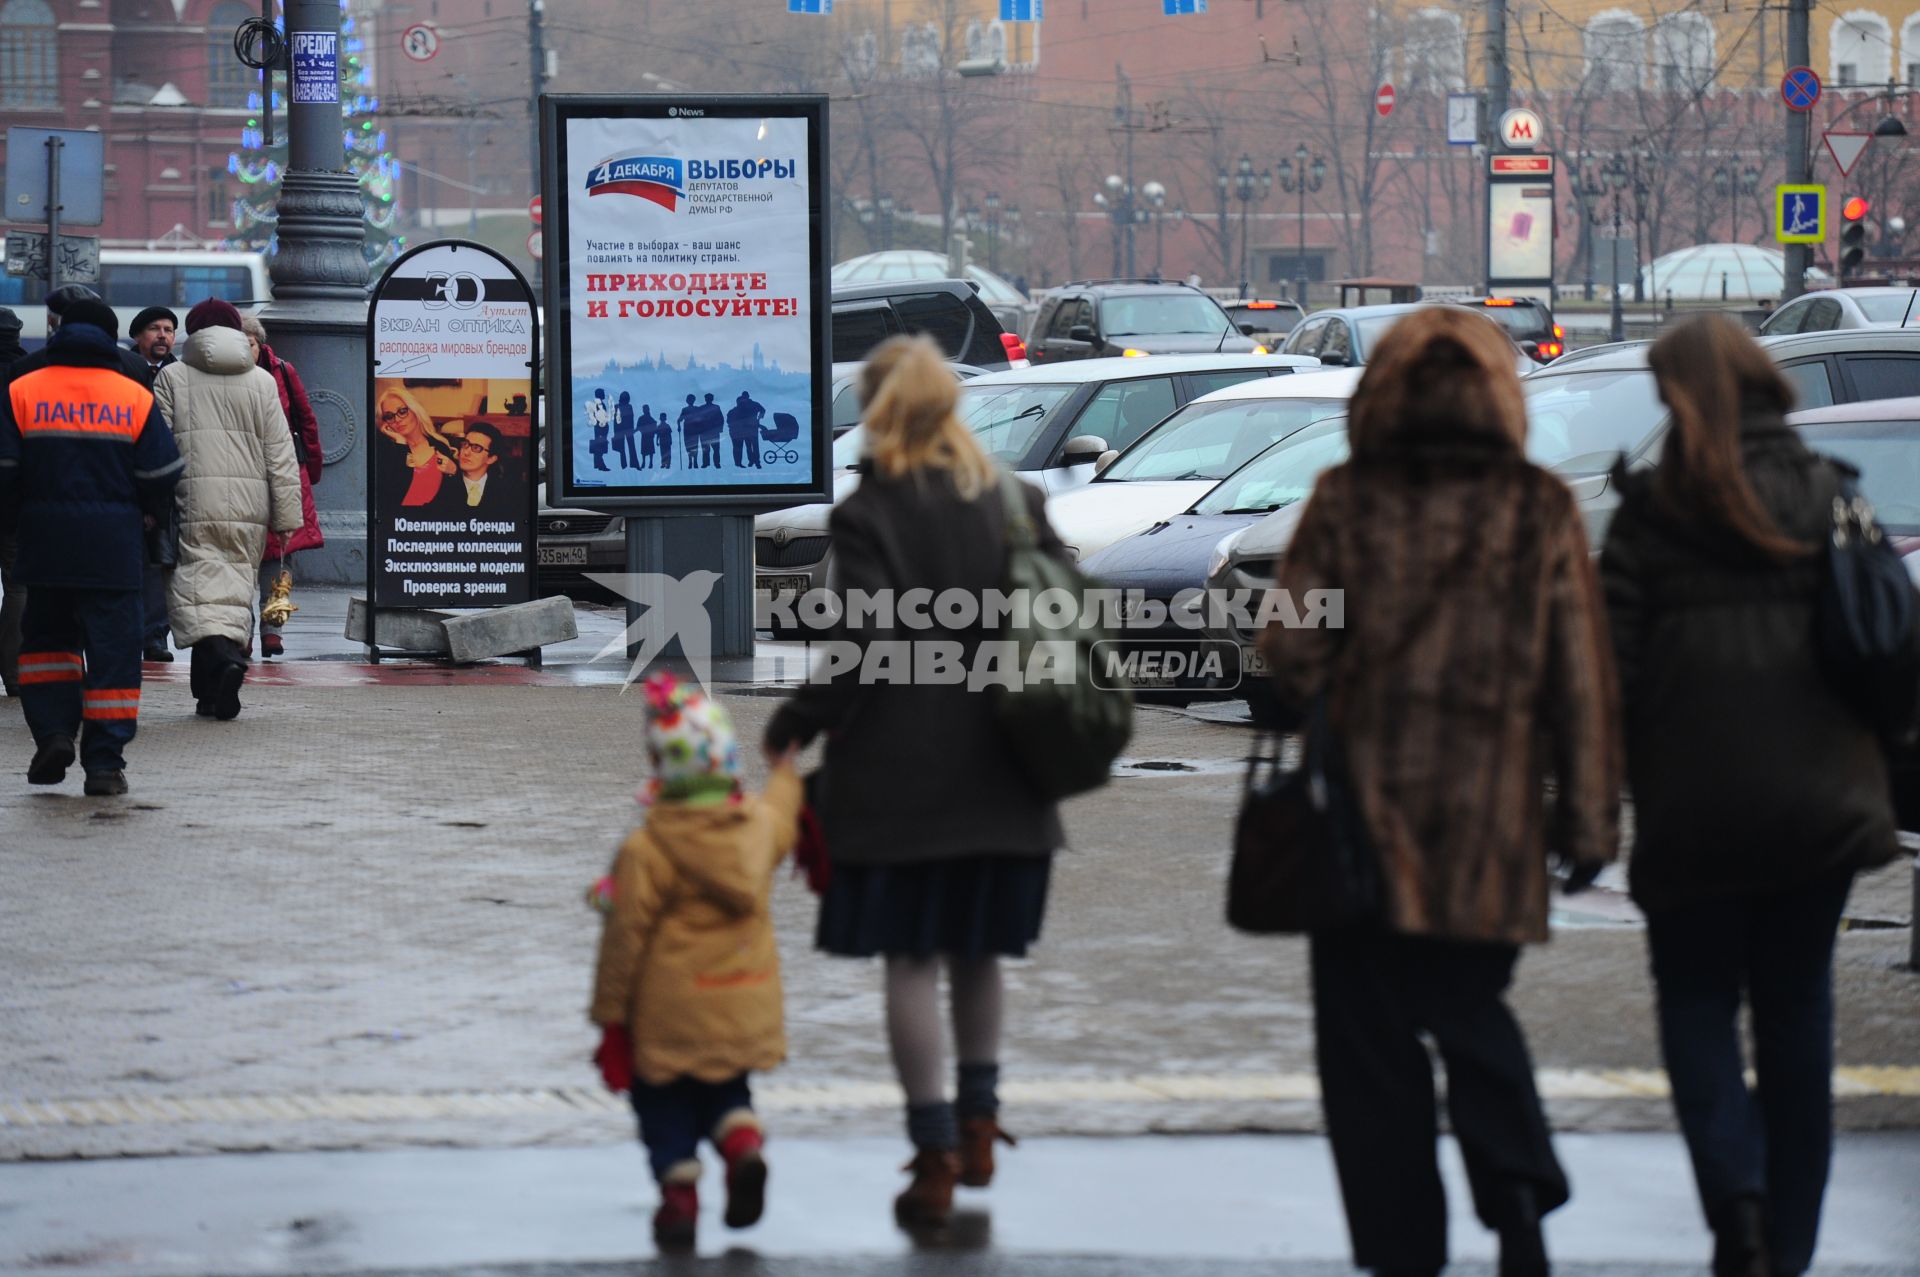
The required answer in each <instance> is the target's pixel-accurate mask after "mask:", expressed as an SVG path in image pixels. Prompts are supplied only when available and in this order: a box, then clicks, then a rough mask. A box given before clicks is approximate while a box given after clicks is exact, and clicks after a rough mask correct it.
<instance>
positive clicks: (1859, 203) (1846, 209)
mask: <svg viewBox="0 0 1920 1277" xmlns="http://www.w3.org/2000/svg"><path fill="white" fill-rule="evenodd" d="M1872 208H1873V205H1871V204H1869V203H1867V201H1866V200H1865V199H1863V198H1862V197H1860V196H1858V195H1849V196H1848V197H1847V202H1846V203H1844V204H1842V205H1841V206H1840V219H1841V220H1842V221H1846V222H1857V221H1859V220H1860V219H1861V218H1863V217H1865V216H1866V215H1867V213H1868V212H1869V211H1871V210H1872Z"/></svg>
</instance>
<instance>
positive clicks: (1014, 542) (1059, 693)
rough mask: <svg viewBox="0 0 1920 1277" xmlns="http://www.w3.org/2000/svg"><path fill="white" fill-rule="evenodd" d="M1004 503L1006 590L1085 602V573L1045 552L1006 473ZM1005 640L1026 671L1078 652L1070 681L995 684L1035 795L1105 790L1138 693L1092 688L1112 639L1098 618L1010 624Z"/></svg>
mask: <svg viewBox="0 0 1920 1277" xmlns="http://www.w3.org/2000/svg"><path fill="white" fill-rule="evenodd" d="M1000 499H1001V503H1002V504H1003V505H1004V506H1005V507H1006V520H1007V570H1006V577H1005V579H1004V582H1003V588H1004V589H1005V590H1006V591H1007V592H1008V593H1009V594H1010V595H1011V594H1014V593H1015V592H1021V593H1024V594H1025V596H1026V597H1027V598H1028V599H1030V600H1031V599H1037V598H1038V597H1039V596H1040V595H1041V593H1042V592H1043V591H1046V590H1053V589H1059V590H1066V591H1068V592H1069V593H1071V594H1072V595H1073V597H1074V598H1075V599H1076V600H1079V599H1084V598H1085V597H1086V594H1087V590H1088V587H1089V582H1088V580H1087V578H1086V577H1085V576H1084V575H1083V574H1082V573H1081V571H1080V569H1079V568H1078V567H1076V566H1074V565H1073V564H1072V563H1067V562H1062V561H1061V560H1059V559H1056V558H1054V557H1053V556H1052V555H1050V554H1048V553H1047V552H1046V551H1044V550H1042V549H1041V548H1040V539H1039V535H1038V533H1037V531H1036V529H1035V527H1034V523H1033V517H1032V516H1031V515H1030V514H1028V513H1027V502H1026V485H1025V484H1024V483H1022V482H1021V481H1020V479H1019V478H1017V477H1016V476H1014V475H1013V474H1012V473H1010V472H1008V473H1004V474H1002V476H1001V479H1000ZM1001 637H1002V638H1003V639H1005V640H1006V641H1008V642H1010V643H1013V644H1014V645H1015V647H1016V649H1017V652H1018V655H1019V661H1020V669H1021V670H1022V671H1025V670H1026V668H1027V662H1028V657H1029V656H1030V654H1031V653H1032V651H1033V649H1034V646H1035V645H1036V644H1038V643H1041V642H1068V643H1071V644H1072V645H1073V671H1072V677H1071V678H1070V679H1068V680H1066V681H1062V682H1040V683H1035V684H1034V685H1032V686H1027V685H1026V684H1025V683H1022V685H1021V689H1020V690H1019V691H1012V690H1009V689H1008V688H1006V687H1005V686H1002V685H997V684H996V685H995V686H994V688H993V693H994V698H995V699H994V711H995V713H996V714H997V715H998V717H999V719H1000V725H1001V727H1002V728H1004V729H1005V731H1006V735H1007V741H1008V743H1009V744H1010V745H1011V746H1012V747H1013V753H1014V756H1015V757H1017V758H1018V759H1019V760H1020V762H1021V764H1022V767H1023V769H1024V770H1025V771H1026V773H1027V775H1028V776H1029V777H1030V778H1031V779H1032V781H1033V784H1034V788H1035V789H1037V790H1039V791H1040V793H1041V794H1042V795H1044V796H1045V797H1046V798H1048V799H1052V800H1058V799H1062V798H1069V797H1072V796H1073V795H1074V794H1078V793H1084V792H1085V791H1087V790H1089V789H1096V788H1098V787H1099V786H1101V785H1104V784H1106V783H1107V778H1108V774H1109V772H1111V770H1112V768H1113V760H1114V759H1116V758H1118V757H1119V756H1120V751H1121V750H1122V749H1124V748H1126V744H1127V738H1128V737H1129V736H1131V735H1132V734H1133V693H1132V692H1131V691H1130V690H1128V689H1127V688H1126V687H1125V686H1124V685H1118V686H1108V687H1096V686H1095V685H1094V681H1093V672H1094V650H1093V649H1094V644H1096V643H1098V642H1100V641H1102V640H1109V639H1111V638H1112V635H1110V634H1108V633H1107V631H1106V630H1105V629H1104V628H1102V627H1101V625H1100V624H1099V618H1098V617H1097V616H1081V617H1080V618H1079V620H1078V622H1077V623H1075V624H1073V625H1069V626H1067V627H1064V628H1062V629H1058V630H1050V629H1045V628H1043V627H1041V626H1040V625H1039V624H1038V623H1037V622H1035V621H1034V620H1033V618H1032V617H1031V616H1029V617H1028V618H1027V623H1026V625H1025V626H1022V625H1020V624H1019V622H1018V618H1017V617H1009V619H1008V622H1007V628H1006V632H1005V633H1004V634H1003V635H1002V636H1001Z"/></svg>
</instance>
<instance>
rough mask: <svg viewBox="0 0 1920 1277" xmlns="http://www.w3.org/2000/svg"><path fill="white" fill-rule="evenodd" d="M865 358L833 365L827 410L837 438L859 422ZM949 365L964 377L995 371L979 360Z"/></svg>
mask: <svg viewBox="0 0 1920 1277" xmlns="http://www.w3.org/2000/svg"><path fill="white" fill-rule="evenodd" d="M866 362H867V361H866V360H864V359H859V360H854V361H852V362H850V363H838V364H835V365H834V366H833V398H832V400H831V403H830V407H829V409H828V411H829V412H830V413H831V414H832V417H833V437H834V438H835V439H839V438H840V437H841V436H842V435H844V434H846V433H847V431H849V430H851V429H853V428H854V427H855V426H857V425H859V424H860V370H861V369H862V368H864V367H866ZM947 367H949V368H951V369H953V373H954V376H956V377H958V378H960V379H961V380H962V381H968V380H971V379H972V378H975V377H979V376H983V375H985V374H986V373H989V372H991V371H993V370H992V369H990V368H982V367H980V366H979V365H977V364H963V363H959V362H957V361H954V360H948V361H947ZM837 468H838V467H837V466H836V469H837Z"/></svg>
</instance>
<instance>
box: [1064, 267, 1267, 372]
mask: <svg viewBox="0 0 1920 1277" xmlns="http://www.w3.org/2000/svg"><path fill="white" fill-rule="evenodd" d="M1258 349H1259V344H1258V343H1257V342H1255V341H1254V340H1253V339H1252V338H1250V337H1248V336H1247V335H1246V334H1245V333H1243V332H1241V331H1240V329H1239V328H1238V327H1236V326H1235V325H1234V322H1233V321H1232V320H1231V319H1229V318H1228V317H1227V312H1226V311H1224V310H1222V309H1221V308H1220V303H1219V302H1217V301H1215V300H1214V299H1213V298H1211V297H1209V296H1207V295H1206V294H1205V293H1203V292H1201V291H1200V290H1199V289H1197V288H1189V287H1188V286H1187V285H1185V284H1164V283H1161V282H1159V281H1157V280H1129V279H1096V280H1080V281H1078V282H1075V283H1071V284H1064V285H1062V286H1061V287H1059V288H1056V289H1055V290H1054V291H1053V293H1052V294H1051V295H1050V296H1049V297H1048V298H1047V299H1046V301H1045V302H1043V303H1041V306H1040V314H1039V316H1038V317H1037V318H1036V319H1035V320H1034V322H1033V337H1032V340H1030V341H1029V342H1028V343H1027V358H1029V359H1030V360H1032V361H1033V362H1034V363H1036V364H1057V363H1064V362H1065V361H1067V360H1069V359H1102V358H1106V357H1108V356H1111V355H1199V354H1214V353H1218V354H1226V355H1250V354H1253V353H1255V352H1256V351H1257V350H1258Z"/></svg>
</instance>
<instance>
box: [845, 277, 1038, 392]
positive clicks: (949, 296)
mask: <svg viewBox="0 0 1920 1277" xmlns="http://www.w3.org/2000/svg"><path fill="white" fill-rule="evenodd" d="M901 333H919V334H924V335H926V336H928V337H931V338H932V339H933V340H934V342H935V343H936V344H937V345H938V346H939V347H940V351H941V353H942V354H944V355H945V356H946V357H947V358H948V359H951V360H954V361H956V362H958V363H963V364H972V365H974V366H975V367H979V368H989V369H992V370H994V371H996V372H997V371H1001V370H1003V369H1007V368H1021V367H1025V366H1026V364H1025V361H1026V358H1027V351H1026V347H1025V346H1024V345H1023V344H1022V343H1021V341H1020V338H1019V336H1018V335H1017V334H1014V333H1010V332H1007V331H1006V330H1005V329H1003V328H1002V327H1001V326H1000V321H999V320H998V319H995V318H994V315H993V312H992V311H991V310H989V309H988V308H987V304H986V303H985V302H983V301H981V300H980V296H979V290H978V288H976V287H975V285H974V284H973V283H972V282H970V281H968V280H964V279H903V280H899V281H897V282H894V283H883V284H856V285H853V286H851V287H840V288H835V289H834V290H833V362H834V363H836V364H843V363H857V362H859V361H860V360H863V359H865V358H866V357H867V355H868V353H869V352H871V351H872V350H873V348H874V347H875V346H878V345H879V344H880V343H881V342H883V341H885V340H886V339H887V338H889V337H895V336H898V335H900V334H901Z"/></svg>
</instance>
